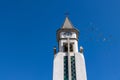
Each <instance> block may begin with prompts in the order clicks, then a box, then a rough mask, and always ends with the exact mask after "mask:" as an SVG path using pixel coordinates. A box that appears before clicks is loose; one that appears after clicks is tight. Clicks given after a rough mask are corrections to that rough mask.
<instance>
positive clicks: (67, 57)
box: [53, 17, 87, 80]
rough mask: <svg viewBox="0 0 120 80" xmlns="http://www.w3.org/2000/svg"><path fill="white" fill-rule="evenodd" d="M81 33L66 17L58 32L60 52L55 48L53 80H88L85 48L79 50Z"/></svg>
mask: <svg viewBox="0 0 120 80" xmlns="http://www.w3.org/2000/svg"><path fill="white" fill-rule="evenodd" d="M78 36H79V31H78V30H77V29H76V28H75V27H74V26H73V25H72V23H71V22H70V20H69V18H68V17H66V19H65V22H64V24H63V26H62V27H61V28H60V29H58V30H57V41H58V48H59V49H58V52H57V53H56V48H54V62H53V80H87V76H86V67H85V60H84V56H83V48H82V47H80V50H78Z"/></svg>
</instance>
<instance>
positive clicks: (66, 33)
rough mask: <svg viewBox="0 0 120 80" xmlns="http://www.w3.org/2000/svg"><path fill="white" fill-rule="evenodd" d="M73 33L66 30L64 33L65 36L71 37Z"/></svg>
mask: <svg viewBox="0 0 120 80" xmlns="http://www.w3.org/2000/svg"><path fill="white" fill-rule="evenodd" d="M71 35H72V33H71V32H65V33H64V36H65V37H70V36H71Z"/></svg>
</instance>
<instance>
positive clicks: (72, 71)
mask: <svg viewBox="0 0 120 80" xmlns="http://www.w3.org/2000/svg"><path fill="white" fill-rule="evenodd" d="M71 75H72V80H76V69H75V56H71Z"/></svg>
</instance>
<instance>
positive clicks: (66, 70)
mask: <svg viewBox="0 0 120 80" xmlns="http://www.w3.org/2000/svg"><path fill="white" fill-rule="evenodd" d="M64 80H68V57H67V56H64Z"/></svg>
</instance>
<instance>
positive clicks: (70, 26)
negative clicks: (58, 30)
mask: <svg viewBox="0 0 120 80" xmlns="http://www.w3.org/2000/svg"><path fill="white" fill-rule="evenodd" d="M62 28H63V29H72V28H74V27H73V25H72V24H71V22H70V20H69V18H68V17H66V19H65V22H64V24H63V26H62Z"/></svg>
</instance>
